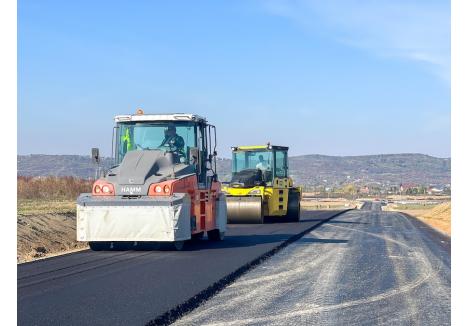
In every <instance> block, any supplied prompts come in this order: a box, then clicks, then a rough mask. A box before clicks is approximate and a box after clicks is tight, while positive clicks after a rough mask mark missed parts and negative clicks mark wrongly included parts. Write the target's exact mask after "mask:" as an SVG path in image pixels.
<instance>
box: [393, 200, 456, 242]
mask: <svg viewBox="0 0 468 326" xmlns="http://www.w3.org/2000/svg"><path fill="white" fill-rule="evenodd" d="M388 210H392V211H399V212H403V213H407V214H409V215H412V216H415V217H417V218H418V219H420V220H421V221H423V222H424V223H427V224H429V225H430V226H432V227H433V228H435V229H437V230H439V231H441V232H443V233H445V234H447V235H449V236H450V235H451V215H452V204H451V202H446V203H442V204H439V205H436V206H429V207H427V206H426V207H424V206H421V207H415V206H413V207H410V208H409V209H408V207H407V206H406V207H405V206H402V207H399V206H398V205H393V206H389V208H388Z"/></svg>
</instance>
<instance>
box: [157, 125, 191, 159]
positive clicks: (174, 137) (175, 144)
mask: <svg viewBox="0 0 468 326" xmlns="http://www.w3.org/2000/svg"><path fill="white" fill-rule="evenodd" d="M164 134H165V137H164V140H163V142H162V143H161V145H160V146H167V147H169V150H170V151H174V153H175V154H177V156H184V145H185V142H184V139H183V138H182V137H181V136H179V135H178V134H177V131H176V127H175V126H173V125H170V126H169V127H167V130H166V131H165V132H164Z"/></svg>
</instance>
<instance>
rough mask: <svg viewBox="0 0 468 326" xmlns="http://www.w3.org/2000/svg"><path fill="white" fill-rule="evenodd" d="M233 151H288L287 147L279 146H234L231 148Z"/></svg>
mask: <svg viewBox="0 0 468 326" xmlns="http://www.w3.org/2000/svg"><path fill="white" fill-rule="evenodd" d="M231 149H232V150H233V151H256V150H259V151H260V150H286V151H287V150H288V149H289V147H287V146H277V145H270V144H266V145H251V146H234V147H231Z"/></svg>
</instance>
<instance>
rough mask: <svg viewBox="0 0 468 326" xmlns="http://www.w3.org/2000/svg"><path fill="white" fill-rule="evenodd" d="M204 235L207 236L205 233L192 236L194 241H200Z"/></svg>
mask: <svg viewBox="0 0 468 326" xmlns="http://www.w3.org/2000/svg"><path fill="white" fill-rule="evenodd" d="M204 235H205V232H199V233H194V234H192V241H199V240H201V239H203V236H204Z"/></svg>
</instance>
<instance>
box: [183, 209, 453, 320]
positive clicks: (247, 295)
mask: <svg viewBox="0 0 468 326" xmlns="http://www.w3.org/2000/svg"><path fill="white" fill-rule="evenodd" d="M175 325H179V326H180V325H236V326H237V325H450V238H449V237H447V236H444V235H442V234H441V233H439V232H437V231H435V230H433V229H432V228H430V227H428V226H427V225H425V224H423V223H421V222H419V221H418V220H416V219H414V218H412V217H409V216H407V215H404V214H401V213H396V212H384V211H381V206H380V203H378V202H367V203H365V204H364V206H363V207H362V209H361V210H353V211H349V212H346V213H344V214H341V215H340V216H338V217H336V218H334V219H332V220H330V221H328V222H327V223H325V224H323V225H321V226H320V227H319V228H316V229H314V230H312V231H311V232H308V233H307V234H306V235H305V236H303V237H302V238H301V239H299V240H297V241H296V242H294V243H292V244H291V245H289V246H287V247H286V248H284V249H283V250H281V251H279V252H278V253H277V254H276V255H274V256H273V257H271V258H270V259H268V260H267V261H265V262H264V263H263V264H261V265H258V266H256V267H255V268H254V269H252V270H250V271H249V272H248V273H246V274H244V275H243V276H241V277H240V278H238V279H237V280H236V281H235V282H233V283H232V284H230V285H229V286H227V287H226V288H224V289H223V290H222V291H220V292H219V293H218V294H216V295H215V296H213V297H212V298H211V299H210V300H207V301H206V302H205V303H204V304H202V305H200V306H199V307H198V308H196V309H195V310H193V311H192V312H190V313H188V314H186V315H185V316H183V317H182V318H180V319H178V320H177V321H176V322H175Z"/></svg>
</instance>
